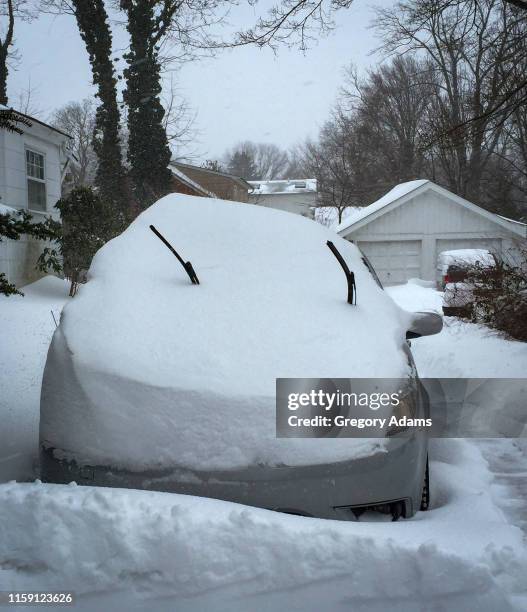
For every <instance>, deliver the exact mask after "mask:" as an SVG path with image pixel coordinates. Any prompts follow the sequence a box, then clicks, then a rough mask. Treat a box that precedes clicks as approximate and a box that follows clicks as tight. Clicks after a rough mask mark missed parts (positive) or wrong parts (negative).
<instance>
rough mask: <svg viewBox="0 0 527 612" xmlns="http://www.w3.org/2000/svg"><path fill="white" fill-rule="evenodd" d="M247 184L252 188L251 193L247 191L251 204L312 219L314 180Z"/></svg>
mask: <svg viewBox="0 0 527 612" xmlns="http://www.w3.org/2000/svg"><path fill="white" fill-rule="evenodd" d="M248 182H249V184H250V185H251V186H252V191H249V202H251V203H252V204H258V205H259V206H267V207H268V208H277V209H278V210H286V211H288V212H292V213H296V214H298V215H303V216H304V217H309V218H310V219H312V218H313V216H314V210H315V206H316V199H317V181H316V179H296V180H292V179H291V180H275V181H248Z"/></svg>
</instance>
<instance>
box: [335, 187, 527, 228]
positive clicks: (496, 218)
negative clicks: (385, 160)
mask: <svg viewBox="0 0 527 612" xmlns="http://www.w3.org/2000/svg"><path fill="white" fill-rule="evenodd" d="M428 190H433V191H435V192H437V193H440V194H441V195H443V196H445V197H447V198H448V199H450V200H452V201H454V202H456V203H457V204H459V205H460V206H464V207H465V208H468V209H469V210H471V211H472V212H475V213H477V214H480V215H482V216H483V217H485V218H487V219H489V220H490V221H493V222H494V223H497V224H498V225H501V226H502V227H505V228H507V229H508V230H510V231H512V232H513V233H515V234H519V235H520V236H521V237H522V238H527V224H525V223H522V222H521V221H514V220H513V219H507V218H506V217H502V216H500V215H495V214H494V213H491V212H489V211H488V210H485V209H484V208H481V207H479V206H476V204H472V202H469V201H468V200H465V199H464V198H461V197H459V196H457V195H456V194H455V193H452V192H451V191H448V189H444V188H443V187H440V186H439V185H436V184H435V183H433V182H432V181H429V180H427V179H419V180H416V181H409V182H407V183H401V184H400V185H397V186H396V187H394V188H393V189H392V190H391V191H389V192H388V193H387V194H385V195H383V196H382V198H380V199H379V200H377V201H376V202H373V204H370V205H369V206H365V207H364V208H359V209H358V210H356V211H354V212H353V213H352V214H351V215H350V216H349V217H348V218H347V219H345V220H344V221H343V222H342V223H341V224H340V225H338V226H337V228H336V230H335V231H336V232H337V234H339V235H341V236H347V235H348V234H350V233H351V232H352V231H353V230H356V229H358V228H359V227H363V226H364V225H367V224H368V223H370V222H371V221H374V220H375V219H377V218H378V217H380V216H381V215H383V214H385V213H387V212H389V211H390V210H393V209H394V208H397V207H398V206H401V205H402V204H404V203H405V202H407V201H408V200H410V199H411V198H412V197H414V196H415V195H417V194H418V193H424V192H425V191H428Z"/></svg>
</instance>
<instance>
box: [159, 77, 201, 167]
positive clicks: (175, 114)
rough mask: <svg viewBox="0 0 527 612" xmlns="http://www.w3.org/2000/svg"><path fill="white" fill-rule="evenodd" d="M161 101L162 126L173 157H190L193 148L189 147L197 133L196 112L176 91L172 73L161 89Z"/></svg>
mask: <svg viewBox="0 0 527 612" xmlns="http://www.w3.org/2000/svg"><path fill="white" fill-rule="evenodd" d="M161 103H162V105H163V108H164V109H165V116H164V117H163V127H164V128H165V131H166V134H167V140H168V144H169V146H170V148H171V150H172V155H173V157H174V158H176V159H181V158H183V157H185V158H189V157H191V156H192V155H193V153H194V152H195V150H194V149H192V150H189V147H190V146H191V145H192V143H194V141H195V138H196V134H197V130H196V126H195V123H196V116H197V113H196V111H194V110H193V109H192V108H191V107H190V104H189V103H188V101H187V100H186V99H185V98H184V97H183V96H182V95H181V94H180V93H179V92H178V90H177V88H176V85H175V83H174V75H173V74H170V82H169V84H168V86H167V87H165V88H164V90H163V94H162V96H161Z"/></svg>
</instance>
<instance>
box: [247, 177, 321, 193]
mask: <svg viewBox="0 0 527 612" xmlns="http://www.w3.org/2000/svg"><path fill="white" fill-rule="evenodd" d="M248 182H249V184H250V185H252V187H253V190H252V191H251V192H250V193H251V195H280V194H284V193H313V192H315V193H316V191H317V179H286V180H272V181H248Z"/></svg>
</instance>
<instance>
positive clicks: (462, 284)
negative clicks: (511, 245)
mask: <svg viewBox="0 0 527 612" xmlns="http://www.w3.org/2000/svg"><path fill="white" fill-rule="evenodd" d="M495 267H496V257H495V255H494V254H493V253H491V252H490V251H488V250H487V249H455V250H451V251H443V252H441V253H439V255H438V257H437V271H438V275H439V277H440V280H439V283H438V284H439V288H440V289H442V290H443V291H444V294H443V314H444V315H446V316H461V317H464V316H469V315H470V314H471V312H472V305H473V302H474V293H473V292H474V285H473V283H472V282H471V281H470V279H469V278H468V277H469V273H470V270H472V269H474V268H481V269H482V270H483V271H485V270H488V271H489V272H491V270H493V269H494V268H495Z"/></svg>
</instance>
